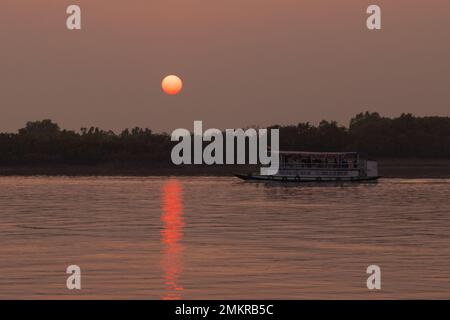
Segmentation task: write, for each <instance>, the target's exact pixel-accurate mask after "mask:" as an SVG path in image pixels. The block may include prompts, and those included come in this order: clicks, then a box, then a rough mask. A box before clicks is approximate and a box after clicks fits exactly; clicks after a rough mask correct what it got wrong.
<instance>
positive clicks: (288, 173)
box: [235, 151, 379, 182]
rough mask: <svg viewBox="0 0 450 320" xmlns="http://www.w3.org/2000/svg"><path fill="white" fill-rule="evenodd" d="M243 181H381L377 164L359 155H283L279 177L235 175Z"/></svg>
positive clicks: (280, 159)
mask: <svg viewBox="0 0 450 320" xmlns="http://www.w3.org/2000/svg"><path fill="white" fill-rule="evenodd" d="M235 176H236V177H238V178H240V179H242V180H253V181H280V182H336V181H371V180H372V181H373V180H377V179H378V178H379V175H378V164H377V162H376V161H372V160H365V159H361V158H360V155H359V154H358V153H357V152H292V151H280V152H279V170H278V173H277V174H275V175H262V174H235Z"/></svg>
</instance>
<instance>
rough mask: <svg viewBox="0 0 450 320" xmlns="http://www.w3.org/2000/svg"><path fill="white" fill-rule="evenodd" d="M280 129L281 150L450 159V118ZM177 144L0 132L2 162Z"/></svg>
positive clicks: (117, 154)
mask: <svg viewBox="0 0 450 320" xmlns="http://www.w3.org/2000/svg"><path fill="white" fill-rule="evenodd" d="M275 128H277V129H279V130H280V149H281V150H286V151H290V150H305V151H357V152H360V153H362V154H365V155H367V156H369V157H373V158H376V157H383V158H388V157H391V158H406V157H407V158H411V157H414V158H450V118H449V117H437V116H436V117H415V116H413V115H412V114H402V115H401V116H399V117H396V118H387V117H382V116H380V115H379V114H378V113H376V112H374V113H370V112H365V113H360V114H357V115H356V116H355V117H353V118H352V119H351V120H350V123H349V125H348V126H347V127H346V126H342V125H339V124H338V123H337V122H336V121H326V120H323V121H321V122H320V123H319V124H318V125H312V124H310V123H308V122H301V123H298V124H297V125H287V126H280V125H274V126H271V127H269V129H275ZM175 143H176V142H172V141H171V139H170V135H169V134H167V133H155V132H153V131H152V130H150V129H147V128H138V127H136V128H133V129H125V130H123V131H122V132H120V133H118V134H117V133H114V132H113V131H105V130H102V129H99V128H94V127H91V128H81V130H80V131H79V132H75V131H71V130H64V129H61V128H60V127H59V126H58V124H56V123H54V122H52V121H51V120H42V121H33V122H28V123H27V124H26V126H25V127H24V128H22V129H19V130H18V132H17V133H0V164H1V165H31V164H77V165H83V164H102V163H133V164H142V165H146V166H148V165H155V164H158V165H166V164H170V163H171V161H170V153H171V150H172V147H173V146H174V145H175Z"/></svg>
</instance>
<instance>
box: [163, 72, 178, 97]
mask: <svg viewBox="0 0 450 320" xmlns="http://www.w3.org/2000/svg"><path fill="white" fill-rule="evenodd" d="M161 87H162V89H163V91H164V92H165V93H167V94H169V95H175V94H178V93H179V92H180V91H181V89H182V88H183V81H181V79H180V78H179V77H177V76H174V75H170V76H167V77H165V78H164V79H163V81H162V83H161Z"/></svg>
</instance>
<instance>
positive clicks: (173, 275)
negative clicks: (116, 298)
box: [161, 179, 184, 300]
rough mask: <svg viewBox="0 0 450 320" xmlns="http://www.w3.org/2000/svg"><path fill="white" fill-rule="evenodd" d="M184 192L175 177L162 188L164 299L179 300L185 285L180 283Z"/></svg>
mask: <svg viewBox="0 0 450 320" xmlns="http://www.w3.org/2000/svg"><path fill="white" fill-rule="evenodd" d="M182 192H183V190H182V186H181V184H180V182H179V181H178V180H173V179H171V180H169V181H167V182H166V183H165V184H164V186H163V189H162V211H163V212H162V215H161V221H162V222H163V230H162V231H161V242H162V245H163V247H164V249H163V250H164V251H163V257H162V261H161V265H162V269H163V272H164V284H165V293H164V295H163V296H162V299H163V300H178V299H181V297H182V291H183V287H182V286H180V285H179V283H178V279H179V277H180V275H181V272H182V268H183V257H182V255H183V249H184V248H183V244H182V239H183V227H184V221H183V205H182Z"/></svg>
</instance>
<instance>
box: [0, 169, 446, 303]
mask: <svg viewBox="0 0 450 320" xmlns="http://www.w3.org/2000/svg"><path fill="white" fill-rule="evenodd" d="M0 190H1V192H0V219H1V220H0V242H1V247H0V298H43V299H46V298H54V297H58V298H138V299H161V298H162V299H177V298H185V299H198V298H202V299H203V298H205V299H208V298H209V299H228V298H237V299H240V298H268V299H270V298H277V299H278V298H286V299H302V298H450V248H449V245H450V198H449V195H450V180H402V179H391V180H389V179H385V180H381V181H380V182H379V183H377V184H347V185H341V186H335V185H301V186H293V185H282V184H281V185H280V184H271V185H270V184H258V183H244V182H240V181H238V180H236V179H233V178H217V177H185V178H166V177H139V178H136V177H100V178H98V177H82V178H69V177H53V178H48V177H27V178H23V177H2V178H0ZM72 264H75V265H79V266H80V267H81V270H82V290H81V291H78V292H74V291H69V290H67V289H66V279H67V276H68V275H67V274H66V273H65V271H66V268H67V266H69V265H72ZM370 264H377V265H379V266H380V267H381V269H382V290H381V291H378V292H369V290H367V288H366V279H367V275H366V268H367V266H368V265H370Z"/></svg>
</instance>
